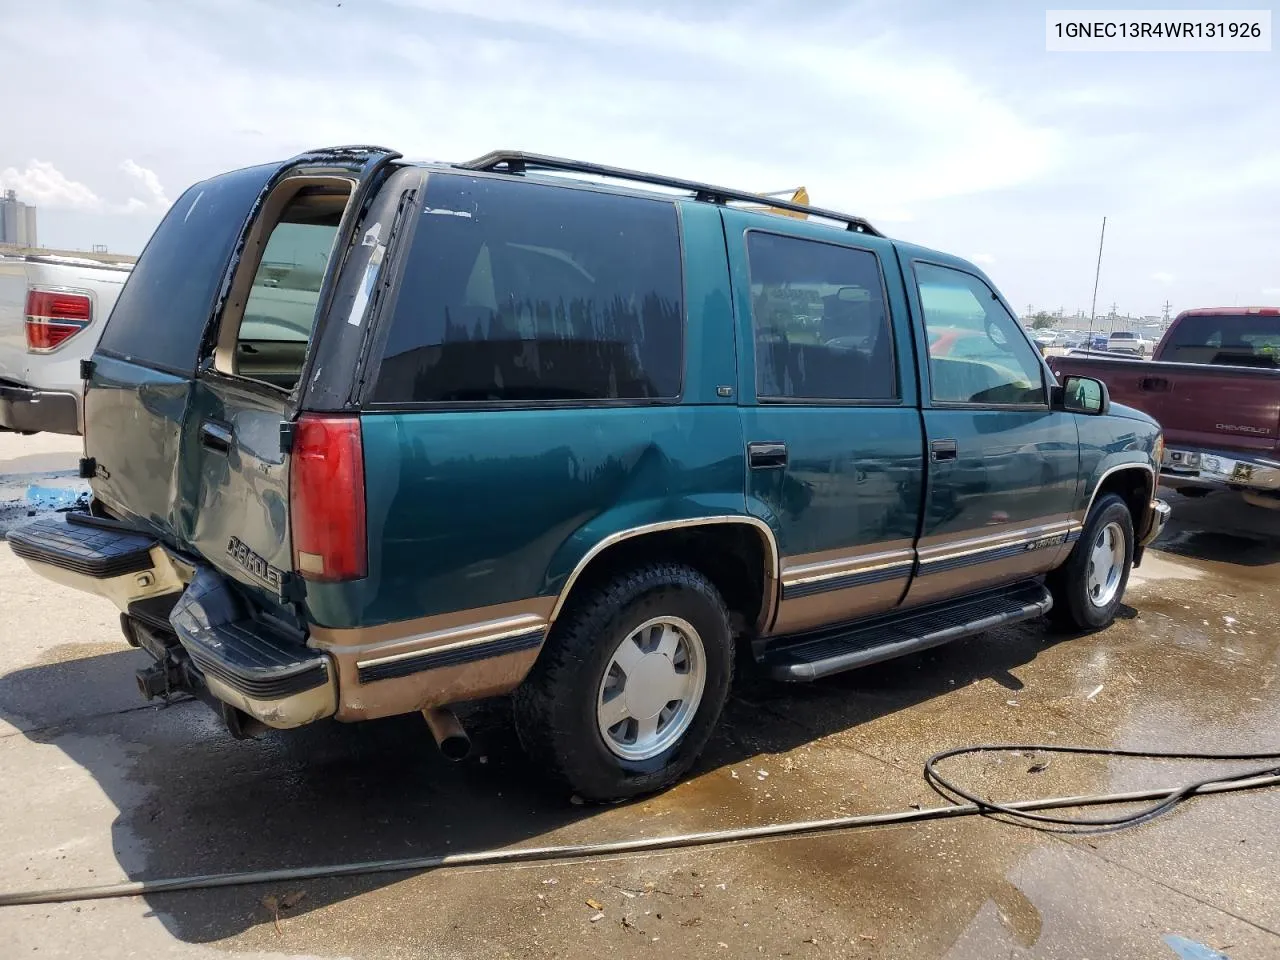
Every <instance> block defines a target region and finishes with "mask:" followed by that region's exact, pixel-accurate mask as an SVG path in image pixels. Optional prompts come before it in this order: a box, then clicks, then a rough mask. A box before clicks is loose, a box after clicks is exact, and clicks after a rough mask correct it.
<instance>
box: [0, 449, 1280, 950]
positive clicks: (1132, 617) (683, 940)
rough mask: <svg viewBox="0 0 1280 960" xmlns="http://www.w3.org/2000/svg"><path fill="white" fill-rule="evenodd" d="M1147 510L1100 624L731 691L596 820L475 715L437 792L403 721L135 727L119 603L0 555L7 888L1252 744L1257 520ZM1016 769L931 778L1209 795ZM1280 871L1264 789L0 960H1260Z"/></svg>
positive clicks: (479, 843)
mask: <svg viewBox="0 0 1280 960" xmlns="http://www.w3.org/2000/svg"><path fill="white" fill-rule="evenodd" d="M19 446H20V443H19V442H18V441H17V438H4V437H0V475H12V474H15V473H23V472H24V471H22V470H17V469H14V468H13V467H12V464H13V462H14V460H13V457H15V456H17V455H18V454H17V453H16V452H15V451H16V450H17V449H18V447H19ZM56 453H57V451H54V452H53V454H48V453H47V451H46V452H43V453H42V454H41V455H42V456H45V455H48V456H54V457H55V459H56ZM6 458H8V459H6ZM74 459H75V458H74V455H73V454H72V455H70V459H69V462H70V464H71V469H72V470H73V469H74ZM26 463H27V464H30V463H31V461H30V460H27V461H26ZM66 469H67V468H66V465H65V463H60V462H50V461H49V460H44V461H40V462H38V464H37V466H35V467H32V468H31V469H30V470H27V471H25V473H31V472H37V471H38V472H41V473H45V474H50V473H52V474H54V475H55V476H56V475H61V474H62V473H65V471H66ZM47 480H48V478H46V479H45V480H42V481H41V482H42V483H44V482H47ZM2 492H3V490H2V489H0V493H2ZM1172 499H1174V500H1175V501H1176V503H1175V518H1176V519H1175V522H1174V523H1173V524H1172V525H1171V527H1170V529H1169V530H1168V531H1167V533H1166V534H1165V536H1164V537H1163V538H1162V541H1161V543H1160V544H1159V545H1158V549H1157V550H1155V551H1152V552H1150V553H1149V554H1148V558H1147V560H1146V562H1145V563H1144V564H1143V567H1142V569H1141V570H1139V571H1136V572H1135V576H1134V579H1133V582H1132V583H1131V586H1130V591H1129V593H1128V595H1127V598H1126V600H1127V605H1126V607H1125V608H1124V610H1123V616H1122V617H1121V619H1119V620H1118V621H1117V622H1116V624H1115V625H1114V626H1112V627H1111V628H1110V629H1108V630H1105V631H1102V632H1100V633H1096V634H1093V635H1090V636H1064V635H1062V634H1055V633H1051V632H1049V631H1048V629H1047V628H1046V627H1045V626H1044V625H1043V624H1041V623H1031V624H1025V625H1021V626H1018V627H1015V628H1011V629H1005V630H1000V631H995V632H992V633H989V634H986V635H984V636H981V637H976V638H972V639H970V640H967V641H961V642H959V643H955V644H952V645H950V646H945V647H941V648H938V649H936V650H933V651H929V652H927V653H925V654H922V655H919V656H915V657H910V658H906V659H903V660H899V661H896V662H893V663H889V664H884V665H881V666H878V667H874V668H870V669H867V670H863V671H860V672H857V673H852V674H845V675H842V676H837V677H833V678H830V679H828V680H826V681H822V682H819V683H816V684H812V685H808V686H787V685H780V684H774V683H769V682H766V681H763V680H761V679H759V678H757V677H753V676H750V675H749V674H745V673H744V675H742V676H740V677H739V680H738V682H737V683H736V686H735V692H734V696H733V699H732V701H731V703H730V705H729V707H728V710H727V713H726V715H725V718H724V721H723V723H722V725H721V730H720V732H719V734H718V735H717V736H716V737H715V739H714V740H713V742H712V744H711V746H710V748H709V749H708V751H707V754H706V756H705V757H704V759H703V761H702V762H701V764H700V765H699V767H698V768H697V770H696V771H695V774H694V775H693V776H692V777H691V778H690V779H689V780H688V781H687V782H685V783H683V784H681V785H679V786H677V787H676V788H674V789H673V790H670V791H668V792H667V793H665V794H663V795H661V796H657V797H653V798H649V799H646V800H642V801H639V802H637V803H632V804H625V805H616V806H607V807H583V806H576V805H574V804H572V803H571V802H570V800H569V798H568V797H567V796H565V795H564V794H562V793H560V792H558V791H556V790H554V789H551V788H548V787H547V786H546V785H545V784H544V783H543V781H542V780H541V779H540V778H539V776H538V771H537V770H535V769H531V768H530V766H529V765H528V764H527V763H526V762H525V761H524V759H523V757H522V755H521V754H520V751H519V748H518V745H517V743H516V741H515V737H514V735H513V734H512V732H511V727H510V722H509V715H508V710H507V707H506V705H505V704H504V703H501V702H495V703H487V704H483V705H480V706H478V707H476V708H474V709H473V710H472V711H470V716H469V717H468V718H467V720H468V724H469V726H470V728H471V732H472V735H473V738H474V742H475V746H476V750H475V752H474V754H473V756H472V757H471V758H470V759H468V760H466V761H464V762H463V763H461V764H450V763H448V762H447V761H445V760H444V759H442V758H441V757H440V756H439V755H438V753H437V751H436V750H435V747H434V746H433V744H432V743H431V740H430V737H429V736H428V735H427V732H426V730H425V729H424V727H423V726H422V724H421V722H420V721H418V720H417V719H415V718H401V719H395V720H388V721H381V722H376V723H371V724H366V725H362V726H356V727H345V726H341V725H338V724H326V725H323V726H317V727H313V728H309V729H306V730H302V731H297V732H295V733H294V734H289V735H285V734H276V735H271V736H269V737H266V738H263V739H262V740H259V741H254V742H249V743H240V742H236V741H233V740H232V739H231V738H230V737H229V736H228V735H227V734H226V732H225V731H224V730H223V729H222V727H221V725H220V723H219V722H218V721H216V720H215V719H214V718H213V716H212V714H211V713H210V712H209V711H208V710H207V709H206V708H205V707H203V706H202V705H200V704H198V703H176V704H173V705H171V706H168V707H159V706H148V705H146V704H143V703H142V701H141V700H140V699H139V698H138V696H137V693H136V691H135V687H134V682H133V671H134V670H135V669H136V668H137V667H138V666H139V665H141V664H142V663H143V662H144V661H145V655H143V654H139V653H138V652H137V651H134V650H131V649H130V648H128V647H127V646H126V645H125V643H124V641H123V640H122V639H121V638H120V635H119V628H118V624H117V618H116V613H115V611H114V608H112V607H111V606H110V605H109V604H108V603H106V601H100V600H98V599H96V598H92V597H86V596H84V595H82V594H77V593H75V592H73V591H69V590H66V589H63V588H61V587H57V586H55V585H53V584H50V583H47V582H45V581H42V580H40V579H38V578H36V577H34V576H33V575H31V574H30V573H28V572H27V571H26V568H25V567H24V566H22V564H21V563H20V562H19V561H18V560H17V559H16V558H14V557H13V555H12V554H11V553H9V552H8V551H7V550H2V549H0V770H2V771H3V772H4V775H3V777H0V809H2V810H3V811H4V814H3V820H2V821H0V822H3V824H4V826H5V829H4V830H3V831H0V889H3V890H16V889H30V888H36V887H46V886H53V885H64V884H86V883H99V882H112V881H116V880H121V879H125V878H144V877H166V876H176V875H183V874H190V873H205V872H216V871H223V870H238V869H255V868H264V867H280V866H289V865H299V866H301V865H311V864H320V863H330V862H340V861H344V860H368V859H377V858H384V857H405V856H417V855H429V854H437V853H452V852H462V851H469V850H478V849H484V848H494V847H509V846H519V845H543V844H550V843H567V842H590V841H609V840H616V839H623V838H629V837H639V836H659V835H664V834H674V833H684V832H688V831H692V830H703V829H714V828H718V827H730V826H744V825H750V824H762V823H774V822H781V821H788V820H795V819H810V818H815V817H826V816H834V815H839V814H854V813H876V812H886V811H897V810H903V809H909V808H910V807H911V806H912V805H913V804H914V805H923V806H932V805H935V804H937V803H938V802H939V801H938V798H937V796H936V795H935V794H934V793H933V792H932V791H931V790H930V789H929V788H928V787H927V786H926V784H925V783H924V781H923V779H922V778H921V774H920V770H921V766H922V764H923V762H924V761H925V759H926V758H927V757H928V756H930V755H931V754H933V753H934V752H936V751H938V750H941V749H944V748H947V747H952V746H960V745H964V744H976V743H985V742H1007V741H1019V742H1044V743H1058V744H1071V743H1080V744H1093V745H1100V746H1117V747H1127V748H1141V747H1146V748H1151V749H1165V750H1169V749H1200V750H1213V751H1228V750H1231V751H1245V750H1249V749H1258V750H1262V749H1267V748H1270V749H1273V750H1274V749H1277V748H1278V747H1280V678H1278V677H1277V673H1278V670H1277V665H1278V663H1280V643H1278V642H1277V639H1276V635H1275V632H1274V631H1273V630H1272V629H1271V626H1270V625H1271V623H1272V610H1273V609H1274V607H1275V605H1276V603H1277V601H1280V579H1278V578H1277V576H1276V572H1275V569H1274V567H1273V564H1275V563H1276V562H1277V561H1280V512H1277V513H1268V512H1266V511H1261V510H1258V509H1256V508H1252V507H1248V506H1247V505H1245V504H1243V503H1240V502H1238V501H1236V500H1235V499H1234V498H1231V497H1229V496H1215V497H1210V498H1208V499H1205V500H1198V501H1194V502H1193V501H1187V500H1184V499H1183V498H1179V497H1176V496H1174V497H1172ZM2 500H3V498H2V497H0V501H2ZM1038 759H1040V758H1036V757H1013V756H1004V757H1002V758H999V759H996V758H980V759H979V758H971V759H962V760H957V761H956V762H955V763H954V764H953V765H952V766H951V767H950V768H949V769H950V770H951V771H952V772H953V773H954V774H955V776H956V777H957V779H963V780H964V781H965V782H966V783H967V784H970V785H972V786H976V787H977V788H978V789H979V790H980V791H982V792H984V793H987V794H988V795H990V796H998V797H1002V798H1022V797H1034V796H1055V795H1064V794H1079V793H1085V792H1093V791H1111V790H1128V789H1136V788H1140V787H1150V786H1160V785H1165V784H1172V783H1178V782H1182V781H1183V780H1186V779H1189V778H1191V777H1193V776H1197V775H1200V774H1201V773H1203V772H1204V771H1206V770H1214V769H1221V768H1223V767H1230V766H1231V765H1222V764H1219V765H1212V764H1203V763H1194V764H1173V763H1158V762H1153V761H1132V760H1117V759H1110V760H1104V759H1097V758H1087V759H1086V758H1082V759H1072V758H1067V757H1061V756H1056V757H1053V758H1052V759H1051V760H1050V762H1049V764H1048V766H1047V767H1045V768H1044V769H1042V770H1041V769H1039V764H1038V763H1037V762H1036V761H1037V760H1038ZM1252 765H1256V764H1252ZM1237 766H1239V765H1237ZM1246 766H1250V765H1246ZM1031 770H1037V771H1038V772H1034V773H1033V772H1030V771H1031ZM1278 858H1280V790H1271V791H1258V792H1254V793H1248V794H1233V795H1229V796H1222V797H1217V798H1212V799H1198V800H1195V801H1192V802H1191V803H1189V804H1187V805H1185V806H1183V807H1182V808H1180V809H1179V810H1178V811H1176V812H1175V813H1173V814H1172V815H1169V816H1166V817H1164V818H1162V819H1159V820H1157V821H1154V822H1152V823H1149V824H1146V825H1144V826H1141V827H1138V828H1135V829H1132V830H1126V831H1122V832H1119V833H1109V834H1094V835H1088V836H1069V835H1061V834H1047V833H1039V832H1032V831H1030V830H1026V829H1022V828H1019V827H1015V826H1011V825H1007V824H1002V823H998V822H995V821H991V820H982V819H976V818H974V819H964V820H953V821H940V822H934V823H930V824H926V825H916V826H900V827H893V828H880V829H875V830H867V831H861V832H856V833H852V832H846V833H837V834H824V835H819V836H813V837H809V838H806V839H801V840H779V841H772V842H763V843H755V844H750V845H739V846H732V847H717V848H702V849H694V850H681V851H675V852H670V853H653V854H646V855H642V856H627V857H615V858H610V859H605V860H598V861H581V862H576V863H567V864H535V865H529V866H523V867H506V868H501V869H497V868H483V869H481V868H475V869H462V870H439V871H434V872H426V873H419V874H394V875H382V876H377V877H366V878H357V879H343V880H325V881H312V882H307V883H290V884H273V885H266V886H256V887H244V888H239V889H229V890H222V891H213V892H196V893H171V894H162V895H154V896H150V897H146V898H132V899H124V900H116V901H99V902H89V903H83V904H79V905H61V906H40V907H27V908H0V957H3V958H5V960H7V958H9V957H50V956H52V957H82V956H93V957H95V958H102V960H108V958H123V957H133V956H145V957H148V958H155V957H169V956H174V957H196V958H217V957H224V956H228V955H231V956H236V957H255V958H267V957H301V956H308V957H310V956H314V957H359V958H371V960H380V958H393V957H414V958H430V957H547V956H556V957H597V956H605V955H608V956H616V957H655V956H663V955H666V956H679V957H683V956H700V957H701V956H725V957H735V958H736V957H748V956H749V957H757V956H762V957H785V956H795V957H814V958H819V957H821V958H826V957H885V958H904V957H946V958H956V960H960V958H975V960H977V958H982V960H986V958H993V957H1000V958H1004V957H1046V958H1049V957H1053V958H1056V957H1064V958H1065V957H1071V958H1082V957H1083V958H1105V957H1124V958H1137V957H1153V958H1155V957H1165V958H1176V957H1180V956H1181V957H1211V956H1212V954H1211V953H1205V952H1199V953H1198V952H1197V951H1200V950H1202V949H1204V950H1209V949H1212V950H1217V951H1220V952H1221V953H1223V954H1225V955H1227V956H1229V957H1231V958H1249V957H1280V895H1278V894H1277V888H1278V887H1280V885H1278V884H1277V883H1276V879H1275V877H1276V867H1275V864H1276V862H1277V859H1278ZM597 905H598V906H597ZM598 914H603V917H602V918H600V919H597V920H594V921H593V919H592V918H593V917H596V916H597V915H598ZM277 918H278V919H277Z"/></svg>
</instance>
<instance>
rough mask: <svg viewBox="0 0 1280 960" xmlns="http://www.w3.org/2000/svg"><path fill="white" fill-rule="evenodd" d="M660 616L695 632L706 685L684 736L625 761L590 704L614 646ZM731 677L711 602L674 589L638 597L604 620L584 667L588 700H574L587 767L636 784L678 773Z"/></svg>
mask: <svg viewBox="0 0 1280 960" xmlns="http://www.w3.org/2000/svg"><path fill="white" fill-rule="evenodd" d="M661 616H671V617H679V618H681V619H682V620H687V621H688V622H689V623H690V624H692V625H693V628H694V629H695V630H696V631H697V632H698V636H699V638H700V639H701V640H702V655H703V659H704V660H705V662H706V682H705V683H704V684H703V687H702V695H701V697H700V699H699V701H698V710H697V713H695V714H694V717H693V722H692V723H691V724H690V725H689V729H688V730H686V731H685V732H684V735H683V736H682V737H681V738H680V739H679V740H677V741H676V742H675V743H673V744H672V745H671V746H670V747H668V748H667V749H666V750H664V751H663V752H662V753H660V754H657V755H656V756H653V757H649V758H648V759H647V760H628V759H626V758H624V757H620V756H618V755H617V754H615V753H614V752H613V751H611V750H610V749H609V747H608V746H607V745H606V744H605V742H604V735H603V734H602V733H601V732H600V726H599V723H598V721H597V719H596V700H597V698H598V697H599V695H600V684H601V682H602V681H603V679H604V673H605V671H606V670H607V669H608V667H609V662H610V661H611V660H612V659H613V654H614V652H615V651H616V650H617V649H618V646H619V644H621V643H622V642H623V640H625V639H626V638H627V637H628V636H630V634H631V633H632V631H634V630H635V629H636V627H638V626H640V624H642V623H644V622H645V621H647V620H652V619H653V618H655V617H661ZM718 621H720V622H718ZM732 672H733V663H732V643H731V641H730V639H729V636H728V631H727V630H726V629H725V624H724V623H723V622H722V619H721V612H720V608H719V605H718V604H716V603H714V602H713V601H712V599H711V598H709V597H707V596H705V595H703V594H702V593H701V592H698V591H694V590H689V589H684V588H679V587H659V588H657V589H654V590H650V591H648V592H645V593H642V594H640V595H639V596H637V597H636V598H634V599H633V600H632V601H631V602H630V603H629V604H628V605H627V606H626V607H625V608H624V609H623V610H621V611H619V612H618V613H617V614H616V615H614V616H613V617H611V618H610V620H609V621H608V624H607V626H606V627H605V629H604V631H602V633H601V637H600V643H599V644H598V645H597V646H596V648H595V650H593V651H592V655H591V658H590V659H589V660H588V662H587V663H586V664H584V676H583V677H582V684H583V686H582V689H583V690H584V691H586V692H589V694H590V695H589V696H585V697H579V698H578V699H579V701H580V703H579V704H578V706H579V710H580V711H581V712H580V714H579V717H578V722H579V723H580V724H581V725H582V729H584V730H586V731H588V733H589V736H586V737H584V739H586V740H588V741H589V753H590V757H591V758H592V760H593V762H594V763H595V764H601V765H603V766H605V767H607V768H616V769H619V770H623V771H625V772H626V773H627V774H628V775H629V776H631V777H636V778H640V779H643V778H646V777H651V776H654V775H661V774H663V773H664V771H667V770H668V769H669V768H671V767H676V768H681V767H687V766H688V765H690V764H692V762H693V760H694V758H695V757H696V756H697V754H698V753H699V752H700V751H701V750H702V747H703V746H704V745H705V744H706V741H707V740H708V739H709V737H710V734H711V728H712V727H714V726H715V723H716V721H717V720H718V719H719V717H720V707H721V706H722V705H723V701H724V698H725V696H726V695H727V693H728V687H729V680H730V677H731V675H732ZM583 746H584V747H587V746H588V745H587V744H584V745H583Z"/></svg>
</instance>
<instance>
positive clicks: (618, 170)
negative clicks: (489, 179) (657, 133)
mask: <svg viewBox="0 0 1280 960" xmlns="http://www.w3.org/2000/svg"><path fill="white" fill-rule="evenodd" d="M456 166H458V167H459V168H461V169H463V170H483V171H489V172H503V171H505V172H506V173H524V172H525V171H526V170H563V171H565V172H567V173H583V174H587V175H589V176H594V177H608V178H609V179H611V180H629V181H631V182H633V183H649V184H654V185H655V186H660V187H670V188H672V189H675V190H687V191H689V192H690V193H692V194H693V196H694V199H695V200H701V201H703V202H704V203H715V204H726V203H729V202H730V201H742V202H744V203H759V204H763V205H764V206H765V207H775V208H778V209H782V210H791V211H793V212H795V213H805V214H809V215H810V216H814V217H822V218H823V219H826V220H835V221H837V222H839V223H843V224H844V225H845V228H846V229H847V230H851V231H853V232H854V233H866V234H870V235H871V236H873V237H882V236H884V234H882V233H881V232H880V231H879V230H877V229H876V228H875V227H873V226H872V225H871V224H870V223H868V222H867V221H866V220H864V219H862V217H855V216H851V215H850V214H847V213H839V212H837V211H835V210H824V209H823V208H822V207H810V206H806V205H805V204H802V203H793V202H792V201H790V200H781V199H778V198H776V197H769V196H765V195H764V194H760V193H748V192H746V191H744V190H731V189H729V188H727V187H715V186H712V185H710V184H706V183H698V182H697V181H695V180H681V179H680V178H679V177H667V176H663V175H662V174H658V173H641V172H640V171H638V170H627V169H625V168H623V167H610V166H606V165H605V164H602V163H586V162H584V161H581V160H566V159H564V158H563V157H549V156H546V155H544V154H540V153H524V152H522V151H520V150H495V151H493V152H492V153H486V154H485V155H484V156H483V157H477V158H476V159H475V160H469V161H467V162H466V163H459V164H457V165H456Z"/></svg>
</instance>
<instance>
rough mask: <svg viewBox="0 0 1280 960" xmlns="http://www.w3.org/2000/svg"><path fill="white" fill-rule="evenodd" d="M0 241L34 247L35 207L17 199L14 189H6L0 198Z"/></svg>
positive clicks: (35, 242)
mask: <svg viewBox="0 0 1280 960" xmlns="http://www.w3.org/2000/svg"><path fill="white" fill-rule="evenodd" d="M0 243H11V244H15V245H16V246H19V247H36V246H39V245H40V244H39V241H38V240H37V239H36V208H35V207H33V206H31V205H30V204H26V203H23V202H22V201H21V200H19V199H18V192H17V191H16V190H6V191H5V192H4V197H3V198H0Z"/></svg>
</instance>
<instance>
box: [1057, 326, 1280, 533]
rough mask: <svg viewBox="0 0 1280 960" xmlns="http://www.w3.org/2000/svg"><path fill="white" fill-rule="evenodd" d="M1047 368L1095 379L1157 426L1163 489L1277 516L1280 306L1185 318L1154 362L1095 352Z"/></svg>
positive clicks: (1169, 334)
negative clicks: (1242, 503) (1237, 496)
mask: <svg viewBox="0 0 1280 960" xmlns="http://www.w3.org/2000/svg"><path fill="white" fill-rule="evenodd" d="M1047 360H1048V363H1049V366H1050V368H1052V370H1053V372H1054V374H1055V376H1057V378H1058V381H1059V382H1061V381H1062V379H1063V377H1064V376H1066V375H1068V374H1077V375H1080V376H1086V377H1095V378H1097V379H1099V380H1101V381H1103V382H1104V383H1105V384H1106V385H1107V389H1108V390H1109V391H1110V393H1111V399H1112V400H1114V401H1117V402H1119V403H1124V404H1127V405H1129V406H1131V407H1137V408H1138V409H1139V410H1142V411H1143V412H1145V413H1147V414H1149V415H1150V416H1152V417H1154V418H1155V419H1156V420H1158V421H1159V422H1160V425H1161V426H1162V427H1163V428H1164V437H1165V453H1164V459H1163V462H1162V464H1161V482H1162V483H1163V484H1164V485H1165V486H1167V487H1172V488H1173V489H1175V490H1177V491H1178V492H1179V493H1184V494H1189V495H1197V494H1204V493H1207V492H1209V491H1210V490H1215V489H1218V490H1222V489H1228V490H1237V491H1240V492H1241V493H1242V494H1243V495H1244V498H1245V499H1246V500H1247V501H1249V502H1250V503H1252V504H1255V505H1257V506H1266V507H1273V508H1277V509H1280V308H1278V307H1213V308H1207V309H1200V310H1186V311H1184V312H1182V313H1180V314H1178V316H1177V318H1176V319H1175V320H1174V321H1173V323H1172V325H1171V326H1170V327H1169V330H1168V331H1167V332H1166V333H1165V335H1164V336H1163V337H1162V338H1161V340H1160V343H1159V344H1157V345H1156V348H1155V351H1154V352H1153V353H1152V359H1151V361H1150V362H1143V361H1139V360H1132V359H1123V360H1122V359H1119V358H1116V359H1110V358H1107V357H1105V356H1100V355H1099V354H1096V353H1090V354H1084V355H1076V356H1073V355H1070V354H1068V355H1066V356H1062V357H1049V358H1047Z"/></svg>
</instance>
